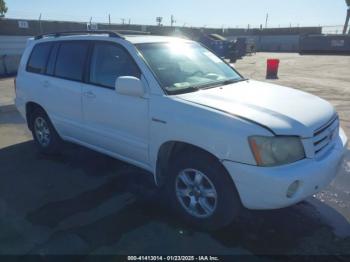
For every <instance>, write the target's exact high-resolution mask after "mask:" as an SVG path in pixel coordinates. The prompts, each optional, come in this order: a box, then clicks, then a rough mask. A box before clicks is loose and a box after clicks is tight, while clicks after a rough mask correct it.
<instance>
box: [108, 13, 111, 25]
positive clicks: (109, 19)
mask: <svg viewBox="0 0 350 262" xmlns="http://www.w3.org/2000/svg"><path fill="white" fill-rule="evenodd" d="M108 24H109V25H111V14H109V15H108Z"/></svg>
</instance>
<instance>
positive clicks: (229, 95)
mask: <svg viewBox="0 0 350 262" xmlns="http://www.w3.org/2000/svg"><path fill="white" fill-rule="evenodd" d="M177 97H178V98H180V99H183V100H186V101H188V102H192V103H196V104H199V105H201V106H205V107H209V108H212V109H216V110H219V111H222V112H225V113H228V114H231V115H234V116H236V117H240V118H243V119H245V120H248V121H252V122H255V123H258V124H260V125H262V126H264V127H267V128H268V129H270V130H272V131H273V132H274V133H275V134H277V135H294V136H301V137H305V138H306V137H312V136H313V133H314V131H315V130H317V129H318V128H320V127H321V126H323V125H324V124H326V123H327V122H328V121H329V120H330V119H331V118H332V117H333V116H334V114H335V111H334V108H333V107H332V105H331V104H330V103H328V102H327V101H325V100H323V99H321V98H319V97H317V96H314V95H311V94H308V93H305V92H301V91H298V90H296V89H293V88H288V87H283V86H278V85H274V84H269V83H264V82H258V81H253V80H248V81H243V82H238V83H234V84H230V85H226V86H222V87H218V88H211V89H206V90H200V91H198V92H192V93H186V94H181V95H178V96H177Z"/></svg>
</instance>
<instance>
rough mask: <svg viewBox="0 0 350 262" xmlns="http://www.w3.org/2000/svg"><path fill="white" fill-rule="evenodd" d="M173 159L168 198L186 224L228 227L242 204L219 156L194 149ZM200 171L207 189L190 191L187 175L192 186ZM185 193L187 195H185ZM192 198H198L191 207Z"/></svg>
mask: <svg viewBox="0 0 350 262" xmlns="http://www.w3.org/2000/svg"><path fill="white" fill-rule="evenodd" d="M171 162H172V163H171V166H170V177H169V179H168V181H167V185H166V188H167V192H168V199H169V202H170V204H171V206H170V207H171V208H172V209H173V210H174V211H175V212H176V213H177V214H178V215H180V217H181V218H182V219H183V220H184V221H185V222H186V223H188V224H190V225H193V226H196V227H199V228H201V229H205V230H216V229H219V228H222V227H225V226H227V225H228V224H230V223H231V222H232V221H233V220H234V219H235V218H236V217H237V216H238V215H239V211H240V209H241V206H242V205H241V201H240V198H239V195H238V192H237V190H236V187H235V185H234V183H233V181H232V179H231V178H230V177H229V174H228V173H227V171H226V170H225V168H224V167H223V166H222V165H221V163H220V162H219V161H218V160H217V159H215V158H214V157H213V156H211V155H209V154H207V153H205V152H203V151H201V150H191V151H190V152H187V153H179V154H178V155H177V156H175V157H174V158H172V161H171ZM197 171H198V172H199V173H198V172H197ZM185 174H187V175H185ZM199 174H201V176H202V179H199V181H201V186H199V188H202V189H204V188H205V190H199V192H198V190H197V191H196V189H193V190H192V189H190V190H189V189H188V187H187V186H186V185H185V184H186V183H184V182H183V180H184V176H185V177H186V176H187V177H188V178H189V180H188V181H187V182H192V187H193V185H194V181H195V177H196V176H198V175H199ZM203 175H204V176H203ZM198 177H200V176H198ZM185 180H186V179H185ZM197 182H198V181H197ZM212 188H214V190H212ZM197 189H198V188H197ZM180 193H181V194H180ZM191 193H192V195H191ZM178 195H180V196H181V197H179V196H178ZM183 195H185V196H184V197H182V196H183ZM203 196H204V197H203ZM196 198H197V199H196ZM215 198H216V199H215ZM203 199H204V200H203ZM191 201H192V203H195V202H196V201H197V203H196V204H195V205H192V208H190V206H191V205H190V203H191ZM193 206H195V207H194V208H193ZM202 206H204V207H205V208H202ZM209 207H210V208H209ZM191 212H192V213H191Z"/></svg>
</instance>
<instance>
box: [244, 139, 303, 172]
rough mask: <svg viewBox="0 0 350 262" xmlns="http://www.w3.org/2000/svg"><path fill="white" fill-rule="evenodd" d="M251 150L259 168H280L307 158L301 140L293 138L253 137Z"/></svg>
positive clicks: (250, 140)
mask: <svg viewBox="0 0 350 262" xmlns="http://www.w3.org/2000/svg"><path fill="white" fill-rule="evenodd" d="M249 144H250V148H251V150H252V152H253V155H254V157H255V160H256V163H257V164H258V165H259V166H265V167H266V166H279V165H284V164H289V163H293V162H296V161H298V160H301V159H303V158H305V152H304V147H303V144H302V143H301V140H300V138H298V137H293V136H276V137H265V136H251V137H249Z"/></svg>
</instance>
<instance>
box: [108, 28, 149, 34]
mask: <svg viewBox="0 0 350 262" xmlns="http://www.w3.org/2000/svg"><path fill="white" fill-rule="evenodd" d="M114 32H117V33H118V34H122V35H150V34H151V32H145V31H137V30H122V29H121V30H115V31H114Z"/></svg>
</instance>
